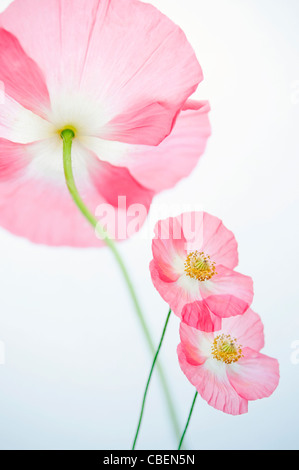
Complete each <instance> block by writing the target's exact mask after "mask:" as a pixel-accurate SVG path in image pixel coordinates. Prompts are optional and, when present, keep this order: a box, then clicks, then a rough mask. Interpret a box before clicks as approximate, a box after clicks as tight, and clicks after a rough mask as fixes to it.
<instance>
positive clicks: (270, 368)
mask: <svg viewBox="0 0 299 470" xmlns="http://www.w3.org/2000/svg"><path fill="white" fill-rule="evenodd" d="M242 353H243V355H244V357H243V358H241V359H240V360H239V361H238V362H237V363H236V364H232V365H231V366H229V367H228V369H227V374H228V378H229V381H230V383H231V384H232V386H233V387H234V389H235V390H236V392H237V393H238V394H239V395H240V396H241V397H243V398H245V399H246V400H257V399H259V398H265V397H269V396H270V395H272V393H273V392H274V390H275V389H276V387H277V386H278V383H279V364H278V361H277V360H276V359H273V358H272V357H269V356H265V355H264V354H261V353H259V352H257V351H254V350H252V349H250V348H244V349H243V350H242Z"/></svg>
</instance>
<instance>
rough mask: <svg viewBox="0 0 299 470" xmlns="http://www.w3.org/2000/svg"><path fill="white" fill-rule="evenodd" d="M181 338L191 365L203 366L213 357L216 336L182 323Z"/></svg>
mask: <svg viewBox="0 0 299 470" xmlns="http://www.w3.org/2000/svg"><path fill="white" fill-rule="evenodd" d="M180 338H181V342H182V346H183V348H184V353H185V355H186V359H187V360H188V363H189V364H191V365H194V366H196V365H201V364H203V363H204V362H205V361H206V360H207V359H208V357H209V356H210V355H211V347H212V343H213V339H214V335H211V334H208V333H203V332H201V331H199V330H196V329H195V328H191V327H190V326H188V325H186V324H185V323H183V322H181V324H180Z"/></svg>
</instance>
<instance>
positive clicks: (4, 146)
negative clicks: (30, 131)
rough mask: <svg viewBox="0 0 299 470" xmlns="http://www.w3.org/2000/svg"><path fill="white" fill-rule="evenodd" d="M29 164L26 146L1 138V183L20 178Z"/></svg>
mask: <svg viewBox="0 0 299 470" xmlns="http://www.w3.org/2000/svg"><path fill="white" fill-rule="evenodd" d="M29 163H30V157H29V154H27V152H26V146H24V145H21V144H15V143H13V142H10V141H9V140H5V139H1V138H0V183H1V182H3V181H9V180H11V179H13V178H15V177H18V176H19V175H20V174H22V173H23V171H24V169H25V168H26V166H27V165H28V164H29Z"/></svg>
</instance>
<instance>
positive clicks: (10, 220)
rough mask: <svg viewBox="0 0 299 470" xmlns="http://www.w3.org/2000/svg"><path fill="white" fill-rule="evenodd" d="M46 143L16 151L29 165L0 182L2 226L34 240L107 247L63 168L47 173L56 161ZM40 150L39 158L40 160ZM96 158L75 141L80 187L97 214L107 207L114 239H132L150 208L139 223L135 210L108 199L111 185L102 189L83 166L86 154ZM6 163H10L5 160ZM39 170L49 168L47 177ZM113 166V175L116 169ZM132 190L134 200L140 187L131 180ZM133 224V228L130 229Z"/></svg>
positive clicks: (74, 158)
mask: <svg viewBox="0 0 299 470" xmlns="http://www.w3.org/2000/svg"><path fill="white" fill-rule="evenodd" d="M61 142H62V141H61ZM61 145H62V143H61ZM45 146H46V144H45V143H44V142H43V143H40V144H30V145H24V146H21V145H16V148H15V150H14V152H15V153H12V155H13V156H14V155H17V157H18V158H17V162H18V163H17V166H18V165H19V162H20V161H21V162H23V161H26V162H29V164H27V166H26V168H25V169H23V167H22V168H21V171H17V172H16V173H15V174H14V178H13V179H9V178H3V179H4V181H1V183H0V225H1V226H2V227H4V228H5V229H7V230H9V231H10V232H12V233H13V234H15V235H18V236H22V237H25V238H27V239H29V240H30V241H32V242H34V243H40V244H47V245H53V246H74V247H89V246H97V247H99V246H103V244H104V243H103V241H102V240H99V239H98V238H97V236H96V233H95V230H93V228H92V227H91V225H89V223H88V222H87V221H86V219H85V218H84V217H83V215H82V214H81V213H80V212H79V210H78V208H77V207H76V205H75V204H74V202H73V200H72V198H71V196H70V194H69V192H68V189H67V186H66V184H65V181H64V178H63V172H59V173H58V174H57V175H56V173H55V172H52V173H51V172H50V170H49V169H48V170H47V171H46V172H45V168H47V165H50V164H51V162H50V160H49V158H48V157H49V155H48V149H47V148H44V147H45ZM50 149H51V147H50ZM43 151H44V153H45V154H43ZM36 154H38V156H39V159H40V161H38V162H37V157H36ZM7 156H8V157H9V155H7ZM52 156H53V159H54V157H55V154H54V153H53V155H52ZM58 156H59V158H61V149H60V150H59V151H58ZM92 158H93V157H92V156H91V155H90V154H89V152H87V151H86V150H84V149H83V148H81V147H80V146H79V145H78V144H77V143H76V142H74V145H73V162H74V170H75V181H76V183H77V187H78V189H79V192H80V194H82V198H83V200H84V202H85V204H86V205H87V207H88V208H89V210H90V211H91V213H92V214H94V215H96V214H97V212H98V209H99V208H102V207H103V208H105V211H107V210H108V212H109V217H108V218H105V220H106V219H107V225H106V228H107V230H108V232H109V234H110V235H111V236H112V237H113V238H116V239H121V240H122V239H125V238H128V236H129V235H132V232H134V231H136V230H138V229H139V228H140V226H141V225H142V223H143V222H144V220H145V218H146V212H145V214H143V213H142V214H141V216H140V217H139V218H138V224H136V223H135V215H134V214H131V213H130V212H129V211H128V212H127V211H126V210H125V209H124V210H122V208H115V207H114V206H113V205H111V204H108V201H107V199H109V200H111V202H112V196H111V194H112V192H111V188H110V190H109V188H108V187H105V186H103V193H104V195H103V194H102V193H101V192H100V188H97V187H96V185H95V184H94V181H92V180H91V179H90V176H89V174H88V172H86V173H85V174H83V173H82V171H81V169H82V168H81V159H82V160H83V162H85V161H90V159H92ZM43 160H44V161H43ZM0 161H1V157H0ZM37 163H38V164H37ZM4 165H6V166H7V168H8V165H7V163H6V162H5V164H4ZM21 166H22V165H21ZM61 166H62V160H61ZM10 171H14V170H13V169H12V170H11V169H10V168H8V169H5V172H6V173H7V176H8V177H9V173H10ZM40 171H42V173H44V172H45V174H46V175H47V177H43V178H41V177H40V174H39V172H40ZM111 171H112V176H113V171H114V169H111ZM120 171H121V170H120ZM97 176H98V178H100V177H101V174H100V173H98V174H97ZM93 177H95V176H94V175H93ZM105 177H107V179H109V177H110V176H109V171H108V168H107V167H106V168H105ZM137 186H138V185H137ZM130 188H131V186H130ZM124 189H125V185H124V186H123V187H121V188H120V190H121V191H122V192H123V191H124ZM131 189H132V192H130V191H129V197H132V198H133V199H134V198H135V196H136V193H135V192H134V191H135V190H136V187H135V188H134V185H133V184H132V188H131ZM113 191H114V193H115V195H117V194H120V195H121V193H118V191H117V188H116V187H114V189H113ZM142 194H143V196H144V200H143V202H144V203H146V200H147V198H148V195H147V193H146V191H144V192H143V193H142ZM139 197H141V196H140V194H138V198H139ZM133 199H132V200H133ZM113 202H114V201H113ZM147 202H148V201H147ZM99 217H101V216H100V215H99ZM129 227H130V232H128V228H129Z"/></svg>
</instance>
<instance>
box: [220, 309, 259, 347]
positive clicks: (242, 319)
mask: <svg viewBox="0 0 299 470" xmlns="http://www.w3.org/2000/svg"><path fill="white" fill-rule="evenodd" d="M221 331H222V332H223V333H224V334H230V335H231V336H232V337H234V338H236V339H237V341H238V344H240V345H241V346H242V347H246V348H251V349H254V350H255V351H260V350H261V349H262V348H263V347H264V343H265V340H264V325H263V323H262V321H261V318H260V316H259V315H258V314H257V313H255V312H253V310H251V309H250V308H249V309H248V310H247V312H245V313H244V315H240V316H237V317H230V318H223V320H222V328H221Z"/></svg>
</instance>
